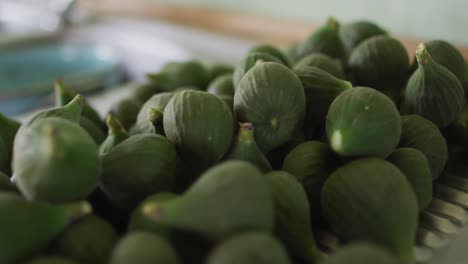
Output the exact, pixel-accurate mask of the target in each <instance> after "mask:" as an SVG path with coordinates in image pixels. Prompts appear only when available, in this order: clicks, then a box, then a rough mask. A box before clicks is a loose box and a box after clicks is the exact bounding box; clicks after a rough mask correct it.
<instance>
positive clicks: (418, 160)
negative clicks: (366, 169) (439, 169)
mask: <svg viewBox="0 0 468 264" xmlns="http://www.w3.org/2000/svg"><path fill="white" fill-rule="evenodd" d="M388 161H390V162H391V163H393V165H395V166H397V167H398V168H399V169H400V170H401V172H403V174H404V175H405V176H406V178H407V179H408V181H409V183H410V184H411V187H413V190H414V193H415V194H416V198H417V199H418V204H419V210H424V209H425V208H427V207H428V206H429V204H430V203H431V200H432V174H431V170H430V169H429V163H428V161H427V158H426V156H424V154H423V153H422V152H421V151H419V150H417V149H414V148H399V149H396V150H395V151H394V152H393V153H392V154H391V155H390V156H389V157H388Z"/></svg>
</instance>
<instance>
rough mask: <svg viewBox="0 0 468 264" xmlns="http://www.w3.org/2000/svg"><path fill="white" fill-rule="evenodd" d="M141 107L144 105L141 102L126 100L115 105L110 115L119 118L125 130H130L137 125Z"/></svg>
mask: <svg viewBox="0 0 468 264" xmlns="http://www.w3.org/2000/svg"><path fill="white" fill-rule="evenodd" d="M141 107H142V103H141V102H140V101H137V100H135V99H130V98H126V99H122V100H120V101H118V102H117V103H115V104H114V105H113V106H112V107H111V110H110V111H109V114H112V115H113V116H114V117H115V118H117V119H118V120H119V121H120V122H121V123H122V125H123V126H124V128H125V129H130V128H131V127H132V126H133V124H135V123H136V121H137V116H138V113H139V112H140V109H141Z"/></svg>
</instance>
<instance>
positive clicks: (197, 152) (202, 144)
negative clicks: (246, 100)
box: [164, 91, 234, 167]
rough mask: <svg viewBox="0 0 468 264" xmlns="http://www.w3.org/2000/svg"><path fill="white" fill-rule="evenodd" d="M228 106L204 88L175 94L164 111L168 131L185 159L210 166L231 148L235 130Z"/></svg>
mask: <svg viewBox="0 0 468 264" xmlns="http://www.w3.org/2000/svg"><path fill="white" fill-rule="evenodd" d="M233 126H234V121H233V116H232V113H231V111H230V110H229V108H228V106H227V105H226V104H225V103H224V102H223V101H222V100H221V99H219V98H218V97H216V96H215V95H212V94H210V93H207V92H201V91H182V92H179V93H177V94H175V95H174V97H173V98H172V99H171V100H170V101H169V103H168V105H167V106H166V109H165V111H164V131H165V132H166V135H167V138H168V139H169V140H170V141H171V142H172V143H173V144H174V145H175V146H176V147H177V148H178V150H179V151H180V153H182V156H183V157H184V159H190V160H191V161H194V162H196V163H199V165H200V166H202V167H207V166H210V165H212V164H214V163H215V162H217V161H219V160H220V159H221V158H222V157H223V156H224V154H225V153H226V152H227V151H228V149H229V145H230V144H231V140H232V135H233V132H234V127H233Z"/></svg>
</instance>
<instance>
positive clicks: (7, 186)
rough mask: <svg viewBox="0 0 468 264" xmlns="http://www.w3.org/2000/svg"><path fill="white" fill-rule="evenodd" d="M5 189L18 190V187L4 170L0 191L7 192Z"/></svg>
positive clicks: (0, 179) (1, 173)
mask: <svg viewBox="0 0 468 264" xmlns="http://www.w3.org/2000/svg"><path fill="white" fill-rule="evenodd" d="M5 191H11V192H16V187H15V185H14V184H13V183H12V182H11V180H10V178H9V177H8V176H7V175H6V174H3V172H1V171H0V192H5Z"/></svg>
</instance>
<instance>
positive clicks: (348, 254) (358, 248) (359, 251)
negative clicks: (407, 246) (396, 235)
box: [323, 242, 401, 264]
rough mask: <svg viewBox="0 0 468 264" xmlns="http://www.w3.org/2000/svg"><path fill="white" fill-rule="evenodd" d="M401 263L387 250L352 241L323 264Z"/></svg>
mask: <svg viewBox="0 0 468 264" xmlns="http://www.w3.org/2000/svg"><path fill="white" fill-rule="evenodd" d="M357 263H359V264H376V263H379V264H401V262H400V261H399V260H398V259H396V258H395V257H394V256H392V255H391V254H390V253H389V252H388V251H386V250H384V249H382V248H380V247H378V246H376V245H374V244H371V243H367V242H359V243H353V244H351V245H349V246H345V247H343V248H342V249H339V250H338V251H337V252H336V253H334V254H332V255H331V256H330V257H328V258H327V259H326V261H324V262H323V264H357Z"/></svg>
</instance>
